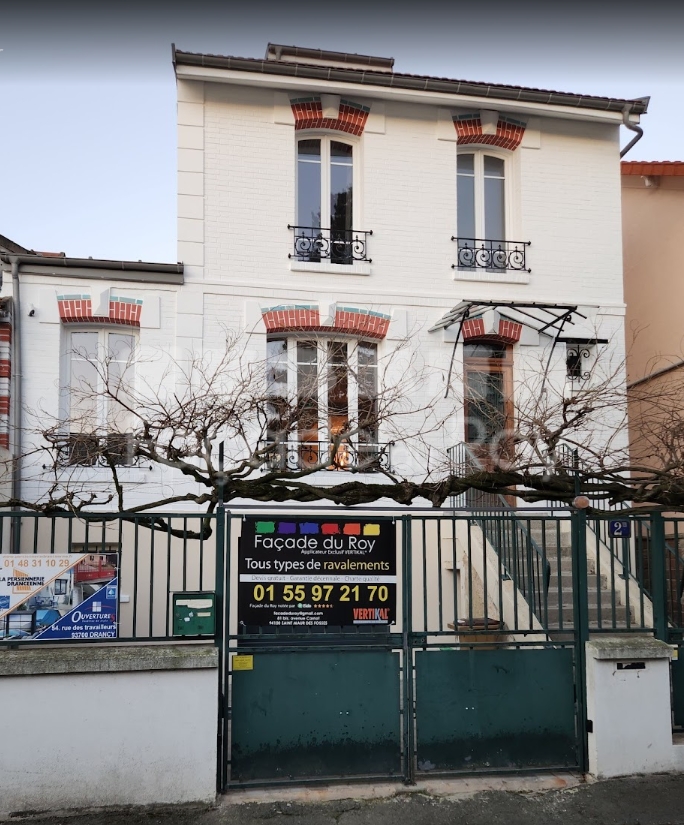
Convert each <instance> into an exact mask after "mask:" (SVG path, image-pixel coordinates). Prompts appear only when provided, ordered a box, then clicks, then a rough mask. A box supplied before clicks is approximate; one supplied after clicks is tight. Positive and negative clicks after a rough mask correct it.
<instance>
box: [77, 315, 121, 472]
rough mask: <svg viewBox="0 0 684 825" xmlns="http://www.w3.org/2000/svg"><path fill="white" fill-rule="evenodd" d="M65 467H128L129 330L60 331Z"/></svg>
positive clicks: (91, 329)
mask: <svg viewBox="0 0 684 825" xmlns="http://www.w3.org/2000/svg"><path fill="white" fill-rule="evenodd" d="M65 342H66V347H65V370H64V372H65V375H64V382H63V414H64V418H65V424H66V426H65V429H67V430H68V434H67V443H66V445H65V450H64V452H65V463H67V464H71V465H80V466H96V465H98V464H100V465H105V466H106V465H108V464H110V463H114V464H116V465H126V464H130V463H131V452H132V438H131V430H132V425H133V414H132V412H131V407H132V404H131V399H130V390H131V389H132V387H133V382H134V378H135V362H134V358H135V347H136V335H135V334H134V333H132V332H130V331H129V330H123V329H117V328H111V327H105V328H102V329H93V328H89V329H73V330H72V329H67V330H65Z"/></svg>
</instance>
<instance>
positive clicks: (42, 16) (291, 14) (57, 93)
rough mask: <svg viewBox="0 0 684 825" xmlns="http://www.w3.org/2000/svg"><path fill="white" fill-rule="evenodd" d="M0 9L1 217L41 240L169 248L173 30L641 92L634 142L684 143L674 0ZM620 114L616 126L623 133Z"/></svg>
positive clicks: (674, 146)
mask: <svg viewBox="0 0 684 825" xmlns="http://www.w3.org/2000/svg"><path fill="white" fill-rule="evenodd" d="M13 5H14V8H12V9H9V8H8V6H7V5H6V6H5V7H4V9H3V11H2V14H1V15H0V49H1V50H2V51H0V101H1V102H2V109H1V112H2V114H1V115H0V118H1V121H2V122H1V123H0V158H1V159H2V177H1V179H0V234H2V235H5V236H7V237H9V238H11V239H12V240H14V241H16V242H17V243H20V244H22V245H23V246H26V247H28V248H32V249H36V250H40V251H53V252H60V251H63V252H66V253H67V255H70V256H74V257H88V256H92V257H94V258H112V259H117V260H147V261H175V260H176V127H175V106H176V88H175V78H174V74H173V68H172V65H171V44H172V43H175V44H176V46H177V48H179V49H181V50H183V51H195V52H203V53H209V54H228V55H239V56H241V57H263V56H264V53H265V51H266V44H267V43H268V42H269V41H270V42H274V43H282V44H286V45H298V46H309V47H314V48H325V49H331V50H336V51H347V52H357V53H361V54H372V55H380V56H391V57H394V58H395V69H396V70H397V71H400V72H412V73H417V74H430V75H437V76H441V77H451V78H457V79H465V80H477V81H487V82H493V83H509V84H515V85H523V86H532V87H536V88H544V89H554V90H559V91H569V92H576V93H583V94H598V95H603V96H612V97H621V98H634V97H643V96H645V95H650V97H651V103H650V106H649V112H648V114H647V115H645V116H644V117H643V118H642V126H643V128H644V137H643V139H642V140H641V141H640V142H639V143H638V144H637V145H636V146H635V148H634V149H633V150H632V151H631V152H630V153H629V155H628V156H627V159H630V160H680V159H681V160H684V140H683V139H682V136H683V135H684V3H682V2H679V3H678V4H677V5H675V4H674V3H670V2H667V0H652V2H650V3H648V4H644V3H643V2H638V3H637V2H631V0H625V2H622V3H619V4H618V3H614V2H612V0H609V2H605V0H604V2H601V0H596V1H595V2H593V3H588V2H584V0H578V2H573V3H560V2H558V0H547V2H544V3H539V2H525V0H520V2H515V3H511V2H502V0H489V2H481V3H480V4H476V3H474V2H472V0H470V2H467V3H465V2H460V0H453V1H452V2H449V3H446V2H440V0H420V2H416V0H412V2H410V3H408V2H406V0H394V2H392V3H389V2H388V0H375V2H374V1H373V0H365V2H359V0H348V2H345V3H340V2H337V3H334V4H332V3H325V2H322V1H321V0H319V2H304V0H291V1H290V2H288V0H280V1H279V2H275V0H250V2H249V3H246V2H244V0H242V2H241V3H240V4H239V5H238V4H236V3H234V2H231V0H227V1H225V2H222V3H217V2H207V0H194V2H192V3H182V4H178V3H175V4H174V2H173V0H168V1H167V2H166V3H156V2H155V3H149V2H148V3H146V2H144V0H139V1H138V2H137V3H130V2H127V0H120V2H117V3H113V2H110V0H100V1H99V2H98V0H94V2H92V1H91V2H89V3H87V4H86V3H69V2H68V0H63V1H62V2H55V0H53V2H46V0H42V2H37V1H36V0H22V2H18V0H16V1H15V3H14V4H13ZM622 131H623V133H624V134H623V144H626V143H627V142H628V141H629V140H630V139H631V138H632V137H633V133H631V132H627V131H626V130H624V129H623V130H622Z"/></svg>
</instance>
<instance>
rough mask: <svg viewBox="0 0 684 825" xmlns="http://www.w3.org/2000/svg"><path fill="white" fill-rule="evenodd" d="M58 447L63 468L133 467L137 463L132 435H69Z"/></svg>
mask: <svg viewBox="0 0 684 825" xmlns="http://www.w3.org/2000/svg"><path fill="white" fill-rule="evenodd" d="M57 446H58V450H59V463H60V465H61V466H63V467H109V466H110V465H111V464H114V466H117V467H131V466H133V465H134V464H135V463H136V461H137V458H136V457H135V456H134V454H133V453H134V450H133V435H132V434H131V433H109V434H108V435H102V436H98V435H90V434H88V433H68V434H66V435H65V436H64V440H63V441H62V442H61V443H60V444H58V445H57Z"/></svg>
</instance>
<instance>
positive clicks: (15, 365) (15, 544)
mask: <svg viewBox="0 0 684 825" xmlns="http://www.w3.org/2000/svg"><path fill="white" fill-rule="evenodd" d="M10 263H11V265H12V377H13V382H12V384H13V387H12V389H13V393H14V394H13V408H14V416H13V417H14V428H13V429H14V433H13V435H14V438H13V442H14V456H13V458H14V460H13V461H12V498H13V499H14V500H15V501H20V500H21V471H22V460H21V458H22V451H23V423H24V422H23V404H22V380H21V295H20V292H19V259H18V258H17V257H15V256H12V257H11V258H10ZM12 552H13V553H19V552H21V519H12Z"/></svg>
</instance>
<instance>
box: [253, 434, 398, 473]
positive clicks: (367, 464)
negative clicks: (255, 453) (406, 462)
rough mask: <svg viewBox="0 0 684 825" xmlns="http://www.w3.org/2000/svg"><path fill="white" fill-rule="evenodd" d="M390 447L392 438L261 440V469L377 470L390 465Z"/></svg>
mask: <svg viewBox="0 0 684 825" xmlns="http://www.w3.org/2000/svg"><path fill="white" fill-rule="evenodd" d="M391 447H392V442H389V443H387V444H353V443H351V442H347V441H343V442H342V443H341V444H339V445H337V446H335V445H334V444H331V443H330V442H329V441H260V442H259V450H266V452H265V455H266V461H265V462H264V464H263V465H262V470H292V471H296V470H306V469H307V468H310V467H317V466H320V467H322V468H325V469H326V470H347V471H351V470H354V471H356V472H366V473H377V472H379V471H380V470H390V469H391V462H390V451H391ZM262 455H263V453H262Z"/></svg>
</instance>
